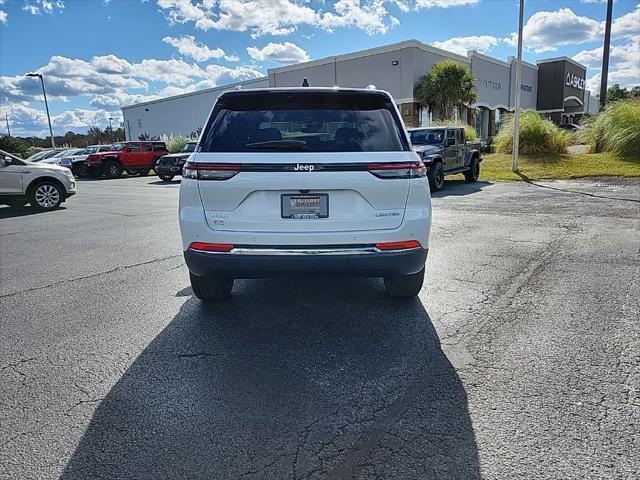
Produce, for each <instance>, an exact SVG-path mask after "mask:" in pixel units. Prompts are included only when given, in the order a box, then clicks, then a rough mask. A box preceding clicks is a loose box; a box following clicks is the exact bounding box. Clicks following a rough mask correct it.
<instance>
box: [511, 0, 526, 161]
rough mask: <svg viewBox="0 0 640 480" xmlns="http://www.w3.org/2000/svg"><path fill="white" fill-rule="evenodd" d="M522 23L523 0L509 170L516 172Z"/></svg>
mask: <svg viewBox="0 0 640 480" xmlns="http://www.w3.org/2000/svg"><path fill="white" fill-rule="evenodd" d="M523 23H524V0H520V18H519V20H518V63H517V64H516V98H515V101H516V105H515V107H516V112H515V116H514V118H513V148H512V150H513V152H512V157H511V170H512V171H514V172H517V171H518V150H519V149H520V84H521V83H522V24H523Z"/></svg>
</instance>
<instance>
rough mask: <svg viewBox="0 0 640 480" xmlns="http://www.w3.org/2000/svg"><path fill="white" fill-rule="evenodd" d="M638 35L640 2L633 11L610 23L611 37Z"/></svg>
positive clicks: (639, 30) (639, 29)
mask: <svg viewBox="0 0 640 480" xmlns="http://www.w3.org/2000/svg"><path fill="white" fill-rule="evenodd" d="M636 35H640V3H639V4H638V5H636V9H635V10H634V11H633V12H629V13H627V14H625V15H622V16H621V17H618V18H616V19H615V20H614V21H613V23H612V25H611V36H612V37H613V38H621V37H633V36H636Z"/></svg>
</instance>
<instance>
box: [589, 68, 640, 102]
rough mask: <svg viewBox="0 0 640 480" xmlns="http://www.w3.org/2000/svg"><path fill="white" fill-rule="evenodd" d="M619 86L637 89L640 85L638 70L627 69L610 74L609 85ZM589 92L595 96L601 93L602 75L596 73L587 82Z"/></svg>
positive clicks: (639, 72)
mask: <svg viewBox="0 0 640 480" xmlns="http://www.w3.org/2000/svg"><path fill="white" fill-rule="evenodd" d="M616 83H617V84H619V85H621V86H623V87H636V86H639V85H640V71H639V70H638V69H637V68H636V69H633V68H626V69H621V70H616V71H613V72H609V75H608V77H607V85H609V86H611V85H615V84H616ZM587 90H590V91H591V92H592V93H593V94H594V95H598V94H599V93H600V73H596V74H595V75H594V76H593V77H591V78H589V79H588V80H587Z"/></svg>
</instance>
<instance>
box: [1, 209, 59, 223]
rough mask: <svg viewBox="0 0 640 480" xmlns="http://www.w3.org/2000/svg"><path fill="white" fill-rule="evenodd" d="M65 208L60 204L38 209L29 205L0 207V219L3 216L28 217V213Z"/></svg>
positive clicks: (34, 213)
mask: <svg viewBox="0 0 640 480" xmlns="http://www.w3.org/2000/svg"><path fill="white" fill-rule="evenodd" d="M65 209H66V208H65V207H63V206H60V207H58V208H56V209H55V210H50V211H47V210H40V209H38V208H35V207H31V206H24V207H4V206H3V207H0V220H1V219H3V218H17V217H28V216H30V215H38V214H42V213H51V212H55V211H60V210H65Z"/></svg>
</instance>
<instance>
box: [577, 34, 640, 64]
mask: <svg viewBox="0 0 640 480" xmlns="http://www.w3.org/2000/svg"><path fill="white" fill-rule="evenodd" d="M573 59H574V60H575V61H576V62H578V63H581V64H583V65H584V66H585V67H588V68H595V69H600V68H601V67H602V47H598V48H594V49H593V50H582V51H580V52H578V53H576V54H575V55H574V56H573ZM633 67H636V68H638V67H640V36H639V37H636V38H635V39H633V40H632V41H631V42H629V43H625V44H622V45H612V46H611V49H610V50H609V68H633Z"/></svg>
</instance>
